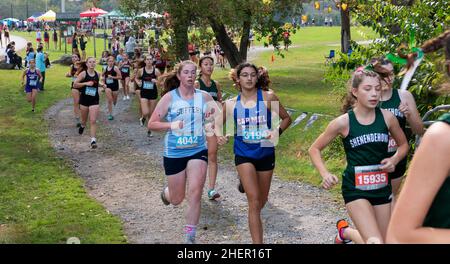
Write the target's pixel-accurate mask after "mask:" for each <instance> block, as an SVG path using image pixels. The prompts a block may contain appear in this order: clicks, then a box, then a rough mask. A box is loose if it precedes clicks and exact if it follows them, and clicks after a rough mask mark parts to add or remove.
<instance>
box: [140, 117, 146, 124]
mask: <svg viewBox="0 0 450 264" xmlns="http://www.w3.org/2000/svg"><path fill="white" fill-rule="evenodd" d="M139 123H140V124H141V126H144V124H145V117H141V118H139Z"/></svg>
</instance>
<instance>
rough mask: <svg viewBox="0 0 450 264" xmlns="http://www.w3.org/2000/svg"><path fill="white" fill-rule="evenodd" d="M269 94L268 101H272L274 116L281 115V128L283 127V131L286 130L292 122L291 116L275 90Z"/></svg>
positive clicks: (271, 106) (271, 107) (271, 108)
mask: <svg viewBox="0 0 450 264" xmlns="http://www.w3.org/2000/svg"><path fill="white" fill-rule="evenodd" d="M267 96H268V102H270V106H269V108H270V111H271V112H272V116H273V117H274V116H279V117H280V118H281V123H280V125H279V128H281V130H282V131H285V130H286V129H287V128H288V127H289V126H290V125H291V123H292V119H291V116H290V115H289V114H288V112H287V111H286V109H284V106H283V105H282V104H281V102H280V99H278V97H277V96H276V94H275V93H274V92H267ZM277 129H278V128H277Z"/></svg>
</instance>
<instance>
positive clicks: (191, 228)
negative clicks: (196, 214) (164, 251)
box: [184, 225, 197, 240]
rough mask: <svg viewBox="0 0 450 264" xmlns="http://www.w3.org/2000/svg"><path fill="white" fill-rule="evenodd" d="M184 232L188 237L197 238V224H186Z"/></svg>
mask: <svg viewBox="0 0 450 264" xmlns="http://www.w3.org/2000/svg"><path fill="white" fill-rule="evenodd" d="M184 232H185V234H186V238H190V239H194V240H195V234H196V232H197V226H196V225H185V226H184Z"/></svg>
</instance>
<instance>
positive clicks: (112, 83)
mask: <svg viewBox="0 0 450 264" xmlns="http://www.w3.org/2000/svg"><path fill="white" fill-rule="evenodd" d="M115 68H116V66H113V67H112V68H111V69H109V67H108V66H106V69H105V83H106V87H107V88H109V89H111V91H113V92H117V91H118V90H119V80H117V79H114V78H111V77H110V76H112V77H116V76H117V72H116V71H115Z"/></svg>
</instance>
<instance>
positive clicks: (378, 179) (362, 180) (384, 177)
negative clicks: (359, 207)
mask: <svg viewBox="0 0 450 264" xmlns="http://www.w3.org/2000/svg"><path fill="white" fill-rule="evenodd" d="M380 167H381V165H369V166H355V188H356V189H358V190H362V191H371V190H377V189H381V188H383V187H386V186H387V185H388V175H389V174H388V173H387V172H386V171H383V170H381V169H380Z"/></svg>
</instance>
